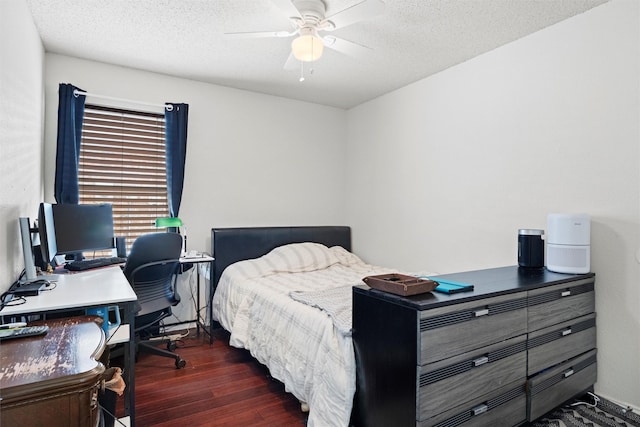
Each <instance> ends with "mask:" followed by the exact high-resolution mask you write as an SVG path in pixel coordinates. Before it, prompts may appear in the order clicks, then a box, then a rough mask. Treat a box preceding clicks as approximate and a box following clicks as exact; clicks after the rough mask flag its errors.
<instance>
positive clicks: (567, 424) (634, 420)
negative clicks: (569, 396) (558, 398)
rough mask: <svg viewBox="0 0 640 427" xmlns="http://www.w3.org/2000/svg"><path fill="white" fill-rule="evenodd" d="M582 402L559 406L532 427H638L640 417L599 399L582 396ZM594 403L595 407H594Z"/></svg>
mask: <svg viewBox="0 0 640 427" xmlns="http://www.w3.org/2000/svg"><path fill="white" fill-rule="evenodd" d="M583 399H584V400H582V399H576V400H575V401H573V402H571V403H569V404H566V405H564V406H561V407H560V408H558V409H556V410H554V411H552V412H551V413H549V414H546V415H545V416H544V417H542V418H540V419H538V420H536V421H534V422H533V423H531V426H533V427H626V426H632V427H640V415H638V414H637V413H635V412H633V411H631V410H629V409H625V408H622V407H621V406H619V405H616V404H615V403H612V402H610V401H608V400H606V399H603V398H601V397H597V398H594V397H593V396H584V397H583ZM594 403H595V405H594Z"/></svg>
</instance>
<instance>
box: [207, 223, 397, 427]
mask: <svg viewBox="0 0 640 427" xmlns="http://www.w3.org/2000/svg"><path fill="white" fill-rule="evenodd" d="M211 242H212V255H213V257H214V258H215V263H214V269H213V273H212V277H213V281H214V289H215V292H214V297H213V301H212V316H213V319H214V321H217V322H219V323H220V325H221V326H222V327H223V328H225V329H226V330H227V331H229V332H230V339H229V343H230V344H231V345H232V346H235V347H239V348H245V349H247V350H249V352H250V353H251V355H252V356H253V357H254V358H256V360H258V361H259V362H260V363H262V364H264V365H265V366H267V368H268V369H269V371H270V374H271V375H272V376H273V377H274V378H276V379H278V380H279V381H281V382H282V383H283V384H284V385H285V388H286V390H287V391H288V392H290V393H292V394H293V395H294V396H295V397H296V398H297V399H298V400H299V401H300V402H302V403H303V406H305V405H306V406H308V409H309V416H308V425H309V426H310V427H314V426H316V427H318V426H323V427H324V426H347V425H349V423H350V417H351V410H352V406H353V396H354V393H355V388H356V385H355V384H356V379H355V376H356V362H355V357H354V351H353V343H352V339H351V334H350V327H351V311H350V309H351V287H352V286H353V285H356V284H361V283H362V282H361V279H362V278H363V277H366V276H368V275H373V274H384V273H389V272H390V270H389V269H386V268H382V267H377V266H372V265H368V264H365V263H364V262H362V260H361V259H360V258H358V257H357V256H355V255H353V254H352V253H351V252H350V250H351V230H350V228H349V227H334V226H331V227H326V226H319V227H256V228H214V229H212V235H211Z"/></svg>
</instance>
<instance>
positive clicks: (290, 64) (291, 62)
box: [284, 52, 300, 70]
mask: <svg viewBox="0 0 640 427" xmlns="http://www.w3.org/2000/svg"><path fill="white" fill-rule="evenodd" d="M296 68H300V64H299V62H298V60H297V59H296V57H295V56H293V52H292V53H290V54H289V57H288V58H287V62H285V63H284V69H285V70H295V69H296Z"/></svg>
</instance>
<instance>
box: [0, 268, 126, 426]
mask: <svg viewBox="0 0 640 427" xmlns="http://www.w3.org/2000/svg"><path fill="white" fill-rule="evenodd" d="M42 278H47V276H46V275H45V276H42ZM54 279H57V282H56V283H52V284H51V285H50V286H49V287H48V288H46V289H47V290H46V291H41V292H40V295H37V296H31V297H26V302H25V303H24V304H19V305H11V304H12V303H14V302H13V301H12V302H11V303H9V305H8V306H6V307H4V308H3V309H2V311H0V317H1V318H3V321H4V318H7V317H8V318H10V317H13V316H18V317H19V316H22V315H28V314H45V315H46V313H48V312H49V313H50V312H55V311H67V310H74V309H84V308H89V307H103V306H108V305H118V306H120V307H121V308H122V309H123V312H124V319H122V326H121V327H120V328H119V329H124V330H125V332H127V327H128V333H126V334H125V337H126V338H127V339H126V340H125V342H124V344H125V354H124V364H125V366H124V367H123V368H124V369H123V376H124V380H125V383H126V384H127V388H126V389H125V402H124V403H125V404H124V406H125V415H126V416H127V417H128V418H129V419H128V422H129V425H130V426H134V425H135V381H134V363H135V343H134V339H135V337H134V334H133V329H132V328H131V325H133V320H134V305H135V304H134V303H135V301H136V300H137V297H136V294H135V292H134V291H133V289H132V288H131V286H130V285H129V282H128V281H127V279H126V278H125V276H124V274H123V273H122V270H121V269H120V267H118V266H110V267H104V268H99V269H95V270H88V271H84V272H81V273H70V274H60V275H53V276H51V278H50V279H49V280H54ZM123 327H124V328H123Z"/></svg>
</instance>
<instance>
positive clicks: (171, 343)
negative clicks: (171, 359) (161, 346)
mask: <svg viewBox="0 0 640 427" xmlns="http://www.w3.org/2000/svg"><path fill="white" fill-rule="evenodd" d="M176 347H177V346H176V343H175V342H174V341H169V342H168V343H167V350H169V351H175V349H176Z"/></svg>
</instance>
